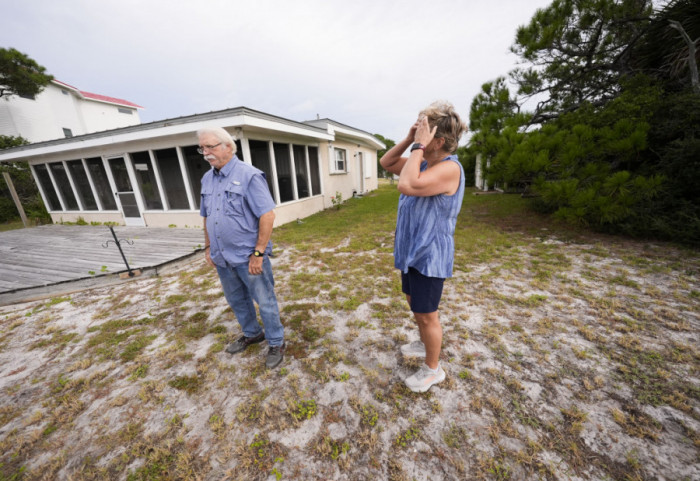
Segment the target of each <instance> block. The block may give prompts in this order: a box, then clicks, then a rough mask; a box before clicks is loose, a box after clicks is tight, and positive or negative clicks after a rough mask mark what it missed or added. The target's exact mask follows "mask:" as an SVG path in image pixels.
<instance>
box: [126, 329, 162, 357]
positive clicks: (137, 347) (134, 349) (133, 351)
mask: <svg viewBox="0 0 700 481" xmlns="http://www.w3.org/2000/svg"><path fill="white" fill-rule="evenodd" d="M157 337H158V336H157V335H156V334H153V335H150V336H138V337H137V338H136V339H134V340H133V341H131V342H130V343H129V344H127V346H126V347H125V348H124V350H123V351H122V353H121V354H120V355H119V357H121V360H122V361H124V362H128V361H133V360H134V359H135V358H136V356H138V355H139V354H140V353H141V352H142V351H143V350H144V349H145V348H146V347H148V345H149V344H151V342H153V340H154V339H156V338H157Z"/></svg>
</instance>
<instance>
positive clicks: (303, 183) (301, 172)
mask: <svg viewBox="0 0 700 481" xmlns="http://www.w3.org/2000/svg"><path fill="white" fill-rule="evenodd" d="M292 150H293V152H294V169H295V170H296V179H297V193H298V196H297V197H298V198H299V199H303V198H304V197H309V196H310V195H311V192H310V191H309V172H308V170H307V168H306V149H305V148H304V146H303V145H294V146H292Z"/></svg>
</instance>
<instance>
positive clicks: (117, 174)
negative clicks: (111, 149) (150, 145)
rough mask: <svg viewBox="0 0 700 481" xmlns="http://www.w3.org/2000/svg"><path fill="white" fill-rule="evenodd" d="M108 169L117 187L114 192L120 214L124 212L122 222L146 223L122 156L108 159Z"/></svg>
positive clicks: (129, 223) (128, 223)
mask: <svg viewBox="0 0 700 481" xmlns="http://www.w3.org/2000/svg"><path fill="white" fill-rule="evenodd" d="M108 162H109V169H110V170H111V171H112V178H113V179H114V185H115V187H116V188H117V191H116V192H115V194H116V196H117V199H118V201H119V205H120V206H121V211H122V214H124V222H125V223H126V225H134V226H136V225H146V223H145V222H144V221H143V217H141V209H139V205H138V203H137V201H136V194H135V193H134V188H133V187H132V186H133V183H132V182H131V178H130V177H129V171H128V170H127V167H126V161H125V160H124V157H114V158H111V159H108Z"/></svg>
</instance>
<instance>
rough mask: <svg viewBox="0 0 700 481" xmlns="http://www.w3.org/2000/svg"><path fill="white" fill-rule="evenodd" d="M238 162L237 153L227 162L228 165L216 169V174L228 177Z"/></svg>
mask: <svg viewBox="0 0 700 481" xmlns="http://www.w3.org/2000/svg"><path fill="white" fill-rule="evenodd" d="M236 162H239V160H238V157H236V154H233V157H231V160H229V161H228V162H226V165H224V166H223V167H222V168H220V169H218V170H217V169H214V175H223V176H224V177H228V175H229V174H230V173H231V172H232V171H233V169H234V167H235V166H236V165H235V164H236Z"/></svg>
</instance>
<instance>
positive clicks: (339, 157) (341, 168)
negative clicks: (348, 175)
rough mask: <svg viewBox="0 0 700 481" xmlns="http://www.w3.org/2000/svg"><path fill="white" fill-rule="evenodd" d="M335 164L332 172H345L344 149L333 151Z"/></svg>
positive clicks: (345, 154)
mask: <svg viewBox="0 0 700 481" xmlns="http://www.w3.org/2000/svg"><path fill="white" fill-rule="evenodd" d="M333 153H334V156H335V159H334V160H335V162H334V164H333V172H347V162H346V158H347V152H346V151H345V149H333Z"/></svg>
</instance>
